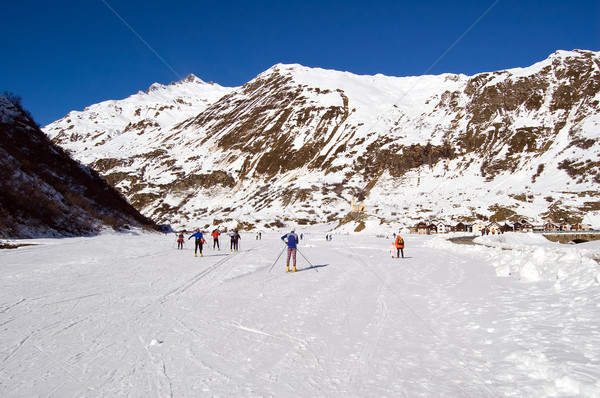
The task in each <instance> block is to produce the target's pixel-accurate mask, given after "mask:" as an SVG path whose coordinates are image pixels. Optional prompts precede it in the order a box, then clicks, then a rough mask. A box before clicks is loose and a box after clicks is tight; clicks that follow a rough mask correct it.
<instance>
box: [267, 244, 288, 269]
mask: <svg viewBox="0 0 600 398" xmlns="http://www.w3.org/2000/svg"><path fill="white" fill-rule="evenodd" d="M284 250H285V246H284V247H283V249H281V251H280V252H279V255H278V256H277V258H276V259H275V262H274V263H273V265H271V268H269V272H271V270H272V269H273V267H274V266H275V264H277V260H279V257H281V255H282V254H283V251H284Z"/></svg>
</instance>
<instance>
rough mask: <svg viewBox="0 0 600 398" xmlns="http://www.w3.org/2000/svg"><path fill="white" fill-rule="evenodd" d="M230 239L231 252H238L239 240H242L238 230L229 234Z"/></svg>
mask: <svg viewBox="0 0 600 398" xmlns="http://www.w3.org/2000/svg"><path fill="white" fill-rule="evenodd" d="M229 237H230V238H231V244H230V246H229V251H231V252H237V251H238V250H239V240H240V239H242V237H241V236H240V234H239V233H238V231H237V229H236V230H232V231H231V232H229Z"/></svg>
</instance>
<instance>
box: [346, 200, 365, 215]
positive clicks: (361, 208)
mask: <svg viewBox="0 0 600 398" xmlns="http://www.w3.org/2000/svg"><path fill="white" fill-rule="evenodd" d="M350 211H357V212H359V213H366V212H367V205H366V204H365V202H360V203H356V201H355V200H354V198H352V201H351V202H350Z"/></svg>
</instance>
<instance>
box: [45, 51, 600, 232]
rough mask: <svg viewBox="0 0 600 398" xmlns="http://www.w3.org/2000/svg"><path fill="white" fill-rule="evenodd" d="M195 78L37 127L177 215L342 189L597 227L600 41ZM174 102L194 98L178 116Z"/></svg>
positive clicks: (247, 210)
mask: <svg viewBox="0 0 600 398" xmlns="http://www.w3.org/2000/svg"><path fill="white" fill-rule="evenodd" d="M191 80H192V81H191V82H179V83H177V84H175V85H173V87H172V91H171V92H169V93H166V89H164V86H160V87H158V89H159V90H160V89H161V88H162V89H163V91H165V93H164V94H165V95H164V97H162V98H160V100H161V102H155V105H154V107H158V108H159V109H163V110H162V111H161V112H160V113H157V114H156V118H155V117H145V118H144V119H143V122H141V121H140V120H139V119H135V118H133V119H132V118H129V119H128V118H123V120H122V121H120V123H121V127H120V126H116V127H115V126H113V127H112V129H108V128H106V125H107V124H103V123H96V122H98V118H99V117H102V115H106V114H107V111H106V109H111V107H113V108H115V107H127V109H137V110H135V111H131V110H130V111H129V112H130V113H131V112H133V114H134V115H135V114H136V113H138V116H141V115H140V114H141V113H142V112H144V113H145V114H146V115H147V114H148V111H147V109H148V105H147V103H148V102H152V101H149V99H148V96H149V95H150V94H152V93H149V94H142V93H140V94H138V95H137V96H132V97H130V98H129V99H127V100H124V101H129V102H130V103H129V105H128V104H124V103H123V102H118V101H117V102H111V103H102V104H98V105H95V106H93V107H90V109H88V110H87V111H84V112H82V113H72V114H69V115H67V117H65V118H64V119H62V120H60V121H58V122H55V123H53V124H51V125H50V126H47V127H46V128H45V131H46V133H47V134H48V135H49V136H50V137H52V138H53V140H54V141H55V142H56V143H58V144H59V145H61V146H63V147H65V148H66V149H67V150H69V151H72V152H73V154H74V156H76V157H77V158H78V159H80V160H82V161H83V162H85V163H86V164H88V165H90V166H92V167H93V168H95V169H97V170H99V171H100V173H101V174H102V175H103V176H105V177H106V179H107V180H108V181H109V182H110V183H112V184H114V185H115V186H116V187H118V188H119V189H120V190H121V191H122V192H123V193H124V194H125V195H126V196H127V197H128V198H129V199H130V201H131V202H132V203H133V204H134V205H135V206H136V207H137V208H138V209H140V210H141V211H142V212H143V213H144V214H147V215H149V216H152V217H156V218H157V219H159V220H160V221H161V222H171V223H174V224H176V225H185V224H187V223H192V222H193V223H196V224H198V223H206V224H211V223H219V222H221V221H231V222H236V221H243V222H246V223H249V224H257V225H263V226H264V225H271V224H272V223H273V222H275V221H281V220H285V219H293V220H296V221H300V222H301V223H310V222H323V221H334V220H341V219H343V218H344V216H345V215H346V213H347V212H348V210H349V203H350V200H351V199H352V198H353V197H354V198H357V199H358V200H361V201H365V203H366V204H367V209H368V213H369V215H370V217H371V219H377V221H378V222H380V223H396V222H400V223H403V224H409V223H412V222H414V221H416V220H421V219H424V218H442V219H448V220H450V219H461V220H469V219H475V218H483V219H486V218H496V219H500V218H506V219H511V218H512V219H516V218H519V217H522V216H527V217H532V218H535V217H542V216H553V217H554V218H563V219H565V218H567V217H570V218H572V219H573V220H579V221H581V220H582V219H583V218H584V217H587V218H588V219H589V220H587V221H591V219H590V217H591V218H592V219H593V220H598V221H596V223H600V218H599V217H600V215H599V214H598V211H599V210H600V199H599V198H598V186H599V183H600V172H599V170H600V167H598V166H600V163H599V160H598V159H600V156H599V154H600V144H599V137H600V128H599V123H600V116H599V114H600V112H599V111H600V106H599V101H600V94H599V92H600V56H599V53H594V52H589V51H573V52H557V53H555V54H553V55H551V56H550V57H549V58H548V59H547V60H544V61H542V62H540V63H538V64H536V65H533V66H531V67H528V68H522V69H513V70H506V71H499V72H493V73H483V74H479V75H476V76H472V77H468V76H464V75H450V74H447V75H441V76H421V77H407V78H394V77H387V76H381V75H377V76H356V75H352V74H350V73H344V72H337V71H329V70H321V69H311V68H306V67H302V66H300V65H276V66H274V67H272V68H270V69H269V70H267V71H265V72H264V73H262V74H260V75H259V76H257V77H256V78H255V79H253V80H252V81H250V82H248V83H247V84H245V85H243V86H242V87H239V88H233V89H226V88H222V87H219V86H215V85H212V88H211V87H208V86H207V85H206V83H203V82H200V83H199V82H197V81H195V80H194V79H191ZM190 84H195V85H196V86H198V85H199V86H200V87H202V88H203V89H205V91H204V92H203V93H204V94H202V95H204V97H202V95H200V94H199V90H198V89H197V88H196V91H197V93H196V94H190V93H189V88H188V87H189V85H190ZM153 87H154V86H153ZM215 89H217V90H215ZM186 90H188V91H186ZM183 92H186V93H188V96H187V97H186V96H185V95H184V94H182V93H183ZM208 93H210V95H209V94H208ZM167 94H168V95H167ZM183 97H185V99H182V98H183ZM153 98H154V97H153ZM153 101H156V99H153ZM182 101H183V102H186V103H190V104H197V103H201V104H202V109H199V107H197V106H196V107H194V106H190V107H188V108H186V109H185V110H183V111H181V110H180V109H181V107H179V108H178V109H179V110H180V111H179V113H177V112H174V111H173V110H174V109H175V107H177V106H178V105H177V104H181V103H182ZM132 103H135V104H137V105H136V106H135V107H134V106H131V104H132ZM159 104H160V105H159ZM92 108H94V110H93V111H92ZM140 109H141V110H140ZM138 110H139V111H138ZM123 113H125V111H123ZM163 113H164V116H163V118H167V116H168V123H166V122H165V121H164V119H163V120H157V118H159V117H160V115H161V114H163ZM75 118H77V120H79V122H78V124H74V123H72V121H73V120H74V119H75ZM113 121H114V120H113ZM126 122H127V124H125V123H126ZM123 125H124V127H123ZM115 131H118V133H115ZM86 137H87V138H86ZM92 144H93V145H92ZM557 221H558V220H557Z"/></svg>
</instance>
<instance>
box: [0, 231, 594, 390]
mask: <svg viewBox="0 0 600 398" xmlns="http://www.w3.org/2000/svg"><path fill="white" fill-rule="evenodd" d="M280 235H281V234H278V233H267V234H264V235H263V239H262V240H255V239H254V238H253V235H252V234H247V235H243V239H242V241H241V245H242V246H241V250H240V251H239V252H234V253H232V252H229V251H228V250H227V249H226V245H225V243H226V242H225V239H222V242H221V243H222V245H221V247H222V248H223V250H221V251H213V250H212V249H211V245H210V244H207V245H206V246H205V249H204V254H205V256H204V257H194V256H193V250H191V249H190V247H191V245H190V244H189V243H188V244H187V245H186V248H185V249H184V250H177V249H175V246H174V245H173V242H174V240H175V238H174V237H173V236H172V235H169V236H162V235H136V234H132V235H111V234H106V235H101V236H98V237H94V238H69V239H56V240H52V239H48V240H45V239H44V240H39V241H37V243H40V244H39V245H38V246H28V247H22V248H19V249H16V250H10V251H9V250H6V251H0V264H1V267H2V271H3V277H2V281H1V285H0V331H1V333H2V339H1V340H0V396H2V397H17V396H18V397H21V396H86V397H103V396H130V397H147V396H160V397H163V396H169V397H194V396H248V397H254V396H257V397H258V396H260V397H265V396H266V397H279V396H286V397H349V396H350V397H366V396H410V397H431V396H457V397H463V396H464V397H496V396H507V397H523V396H536V397H539V396H583V397H599V396H600V382H599V381H598V380H599V379H600V355H599V354H598V353H599V351H598V348H597V347H598V343H600V329H599V327H598V326H597V324H598V322H597V320H598V317H599V315H600V305H599V304H598V302H600V300H599V299H600V294H599V293H598V284H597V283H596V284H595V285H591V286H580V287H577V286H573V287H569V288H557V287H556V286H553V285H552V284H550V283H547V282H545V281H539V282H535V283H525V282H523V281H520V280H518V278H515V277H512V276H511V277H506V278H503V277H499V276H498V275H496V272H495V270H494V267H493V266H492V265H491V264H490V261H489V254H490V253H491V252H493V250H494V249H489V248H480V249H478V250H480V251H474V250H466V249H464V247H459V246H457V245H452V246H449V247H446V246H444V245H440V246H435V245H431V244H430V242H431V238H430V237H420V236H411V235H407V236H405V240H406V243H407V248H406V250H405V256H406V258H405V259H397V258H390V254H389V243H390V240H389V239H384V238H377V237H366V236H352V235H336V236H334V240H333V241H332V242H325V241H324V239H322V238H321V237H322V236H323V235H324V234H323V233H315V234H311V233H305V240H304V241H303V242H301V244H300V246H299V248H300V251H301V253H302V254H303V255H304V256H305V257H306V258H304V257H303V256H302V255H300V254H298V268H299V270H302V271H303V272H297V273H285V271H284V269H285V252H284V253H283V255H282V256H281V257H280V258H279V260H278V262H277V264H275V265H274V266H273V268H272V269H271V266H272V265H273V261H275V259H276V257H277V255H278V254H279V252H280V251H281V248H282V246H281V241H280V240H279V236H280ZM317 236H318V237H319V238H317ZM211 243H212V242H211ZM307 259H308V261H310V264H309V263H308V262H307ZM269 270H271V271H269Z"/></svg>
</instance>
